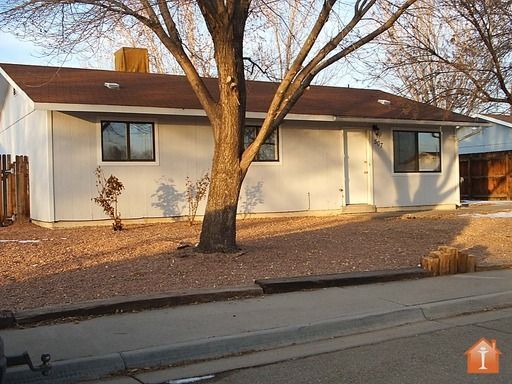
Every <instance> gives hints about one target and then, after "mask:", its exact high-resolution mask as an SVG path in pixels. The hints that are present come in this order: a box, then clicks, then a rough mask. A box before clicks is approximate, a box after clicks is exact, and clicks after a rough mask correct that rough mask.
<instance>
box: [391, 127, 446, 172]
mask: <svg viewBox="0 0 512 384" xmlns="http://www.w3.org/2000/svg"><path fill="white" fill-rule="evenodd" d="M393 159H394V170H395V172H397V173H407V172H441V133H440V132H416V131H394V132H393Z"/></svg>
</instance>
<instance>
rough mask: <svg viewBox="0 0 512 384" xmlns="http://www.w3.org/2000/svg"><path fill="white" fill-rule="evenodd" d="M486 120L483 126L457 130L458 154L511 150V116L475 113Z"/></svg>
mask: <svg viewBox="0 0 512 384" xmlns="http://www.w3.org/2000/svg"><path fill="white" fill-rule="evenodd" d="M477 117H478V118H480V119H482V120H484V121H485V122H488V123H489V124H488V125H487V126H483V127H473V128H472V127H462V128H460V129H459V130H458V131H457V137H458V139H459V154H460V155H465V154H468V153H488V152H501V151H512V116H511V115H477Z"/></svg>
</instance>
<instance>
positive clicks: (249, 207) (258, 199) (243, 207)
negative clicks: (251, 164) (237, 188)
mask: <svg viewBox="0 0 512 384" xmlns="http://www.w3.org/2000/svg"><path fill="white" fill-rule="evenodd" d="M264 202H265V200H264V199H263V181H258V182H257V183H256V184H254V185H249V184H246V185H245V187H244V193H243V195H242V196H241V198H240V210H239V212H241V213H242V214H243V217H244V218H246V217H247V216H248V215H249V214H251V213H254V209H255V208H256V206H258V204H263V203H264Z"/></svg>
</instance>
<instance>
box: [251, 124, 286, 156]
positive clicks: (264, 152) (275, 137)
mask: <svg viewBox="0 0 512 384" xmlns="http://www.w3.org/2000/svg"><path fill="white" fill-rule="evenodd" d="M259 130H260V127H257V126H251V125H249V126H246V127H245V129H244V149H246V148H247V147H248V146H249V145H250V144H251V143H252V142H253V141H254V139H256V135H257V134H258V132H259ZM254 161H262V162H263V161H279V133H278V130H277V129H275V130H274V131H273V132H272V133H271V134H270V136H269V137H268V138H267V140H265V142H264V143H263V144H262V145H261V147H260V150H259V151H258V153H257V154H256V157H255V158H254Z"/></svg>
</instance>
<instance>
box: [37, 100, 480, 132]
mask: <svg viewBox="0 0 512 384" xmlns="http://www.w3.org/2000/svg"><path fill="white" fill-rule="evenodd" d="M35 108H36V109H40V110H53V111H62V112H99V113H133V114H144V115H171V116H197V117H206V112H205V111H204V110H202V109H186V108H162V107H139V106H122V105H96V104H66V103H35ZM246 117H247V118H249V119H264V118H265V117H266V113H265V112H247V114H246ZM285 120H296V121H322V122H340V123H358V124H369V125H371V124H396V125H437V126H455V127H457V126H459V127H463V126H464V127H475V126H481V125H486V124H485V123H484V124H482V123H479V122H476V121H475V122H467V121H441V120H408V119H389V118H367V117H343V116H333V115H309V114H299V113H289V114H288V115H287V116H286V117H285Z"/></svg>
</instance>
